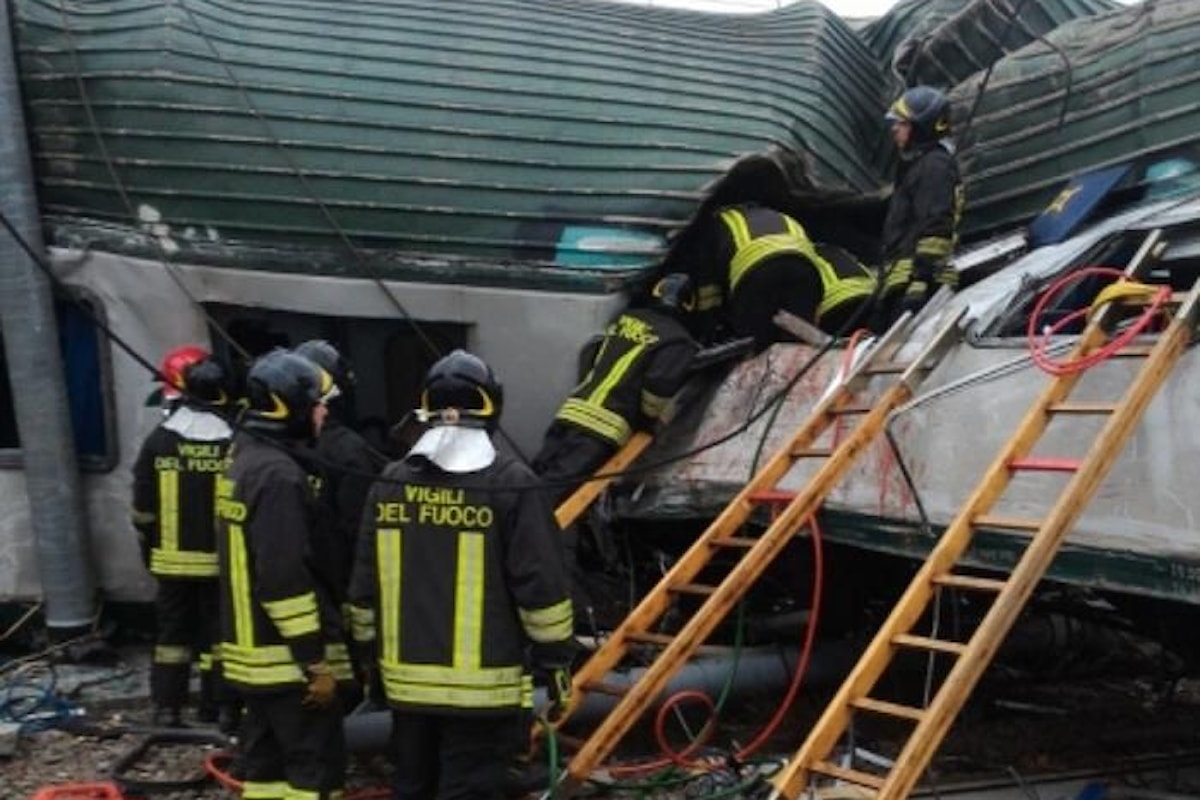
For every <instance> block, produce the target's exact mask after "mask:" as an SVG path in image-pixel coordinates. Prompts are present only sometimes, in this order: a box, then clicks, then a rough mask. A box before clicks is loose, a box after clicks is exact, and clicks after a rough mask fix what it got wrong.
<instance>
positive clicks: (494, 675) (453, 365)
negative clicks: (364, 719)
mask: <svg viewBox="0 0 1200 800" xmlns="http://www.w3.org/2000/svg"><path fill="white" fill-rule="evenodd" d="M500 410H501V390H500V385H499V384H498V383H497V382H496V379H495V377H494V375H493V374H492V371H491V369H490V368H489V367H488V366H487V365H486V364H485V363H484V362H483V361H481V360H480V359H479V358H477V357H475V356H473V355H471V354H470V353H467V352H465V351H462V350H455V351H454V352H453V353H451V354H450V355H448V356H446V357H444V358H442V359H441V360H439V361H438V362H437V363H436V364H434V365H433V367H432V368H431V369H430V371H429V373H428V375H427V376H426V378H425V383H424V387H423V390H422V393H421V412H422V414H423V416H424V417H425V418H426V419H428V420H429V421H431V422H432V425H433V427H431V428H430V429H429V430H428V431H427V432H426V433H425V434H424V435H423V436H422V437H421V439H420V440H418V441H417V443H416V445H414V447H413V448H412V450H411V451H409V453H408V455H407V456H406V457H405V458H404V459H403V460H402V461H398V462H395V463H393V464H391V465H390V466H388V468H387V469H386V470H384V473H383V478H382V479H381V480H380V481H379V482H377V483H376V484H375V486H374V488H372V490H371V493H370V495H369V499H368V506H367V513H365V514H364V515H363V527H362V531H361V532H360V534H359V540H358V544H359V547H358V557H357V560H356V563H355V570H354V578H353V581H352V583H351V599H352V601H353V603H354V606H353V613H354V637H355V639H356V641H358V642H360V643H362V644H363V646H364V647H368V648H370V649H372V650H373V651H374V653H375V655H376V656H377V663H378V668H379V670H380V678H381V682H382V685H383V688H384V693H385V695H386V699H387V702H388V704H389V705H390V706H391V707H392V710H393V711H392V748H393V758H394V766H395V784H394V794H393V795H392V796H393V798H394V800H416V799H417V798H420V799H421V800H427V799H428V798H434V797H437V798H451V797H453V798H470V799H471V800H482V799H483V798H499V797H500V787H501V784H502V776H503V773H504V772H505V770H506V769H507V767H508V766H509V765H510V764H511V763H512V759H513V757H514V755H515V753H516V752H517V750H518V749H519V747H520V746H521V745H522V744H523V743H527V742H528V731H529V728H528V722H527V719H528V717H527V710H528V709H529V708H530V707H531V705H532V696H533V691H532V686H531V684H530V679H529V676H528V674H527V670H526V667H527V666H533V667H534V668H535V670H537V671H540V672H542V673H544V674H545V675H547V677H548V680H549V683H550V696H551V699H552V701H554V702H556V703H559V704H562V703H566V702H568V700H569V691H570V674H569V672H568V669H569V666H570V659H571V655H572V651H573V640H572V635H571V634H572V629H573V616H572V609H571V602H570V600H569V599H568V597H567V585H566V577H565V572H564V566H563V551H562V536H561V533H560V532H559V530H558V527H557V525H555V523H554V518H553V517H552V516H551V512H550V508H549V506H548V505H547V504H546V501H545V493H544V492H542V491H540V490H539V489H538V488H537V479H536V478H535V477H534V475H533V473H532V472H530V470H529V469H528V468H527V467H525V466H524V465H523V464H521V463H520V462H519V461H517V460H515V459H514V458H512V457H511V456H508V455H505V454H502V453H498V452H496V450H495V448H494V447H493V445H492V442H491V437H490V431H491V430H492V429H493V428H494V427H495V425H496V423H497V421H498V418H499V415H500Z"/></svg>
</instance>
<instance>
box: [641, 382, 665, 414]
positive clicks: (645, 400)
mask: <svg viewBox="0 0 1200 800" xmlns="http://www.w3.org/2000/svg"><path fill="white" fill-rule="evenodd" d="M669 400H670V398H667V397H660V396H658V395H656V394H654V393H653V392H647V391H646V390H645V389H643V390H642V414H644V415H645V416H647V417H649V418H650V419H658V418H659V416H660V415H662V412H663V409H665V408H666V407H667V403H668V402H669Z"/></svg>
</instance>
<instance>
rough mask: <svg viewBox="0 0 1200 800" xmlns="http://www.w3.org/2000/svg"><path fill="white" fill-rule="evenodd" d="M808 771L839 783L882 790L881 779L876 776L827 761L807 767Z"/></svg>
mask: <svg viewBox="0 0 1200 800" xmlns="http://www.w3.org/2000/svg"><path fill="white" fill-rule="evenodd" d="M809 769H811V770H812V771H813V772H817V773H820V774H821V775H825V776H827V777H830V778H837V779H838V780H839V781H846V782H847V783H856V784H858V785H859V786H869V787H870V788H872V789H875V790H879V789H882V788H883V778H881V777H879V776H878V775H872V774H871V773H869V772H863V771H862V770H857V769H850V768H849V767H841V766H838V765H837V764H832V763H830V762H828V761H818V762H816V763H815V764H813V765H812V766H811V767H809Z"/></svg>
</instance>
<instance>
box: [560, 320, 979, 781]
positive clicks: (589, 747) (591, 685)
mask: <svg viewBox="0 0 1200 800" xmlns="http://www.w3.org/2000/svg"><path fill="white" fill-rule="evenodd" d="M959 319H960V317H955V318H954V319H953V320H950V321H949V322H947V323H946V324H945V325H943V326H942V327H941V328H940V329H939V330H938V331H937V332H936V333H935V334H934V336H933V338H932V339H931V340H930V342H929V344H928V345H926V346H925V347H924V348H922V349H921V352H920V353H919V355H918V356H917V357H916V358H915V359H914V360H913V361H912V362H911V363H909V364H906V365H901V364H897V363H895V362H894V361H893V360H892V357H893V356H894V354H895V353H896V351H897V349H898V348H899V346H900V344H901V343H902V342H903V339H904V336H906V335H907V334H908V332H909V329H910V327H911V318H910V317H909V316H908V315H905V316H904V317H902V318H901V319H900V320H899V321H897V323H896V324H895V325H893V326H892V327H891V328H890V329H889V330H888V332H887V333H885V334H884V335H883V336H882V337H881V338H880V341H879V342H878V343H877V344H876V345H875V346H874V347H873V348H872V349H871V351H870V353H869V354H868V355H867V356H866V357H865V358H864V359H863V360H862V361H861V363H859V364H858V365H857V366H856V367H855V368H854V369H852V370H850V371H849V374H847V375H846V376H844V377H843V379H842V380H841V381H840V382H839V383H838V384H837V385H836V386H835V387H833V388H832V389H831V390H830V391H829V392H827V393H826V395H825V397H824V398H822V399H821V400H820V401H819V402H818V404H817V405H816V407H815V408H814V409H813V411H812V412H811V413H810V415H809V417H808V419H807V420H806V421H805V422H804V423H803V424H802V425H801V426H800V427H799V429H798V430H797V431H796V432H795V433H794V434H793V435H792V436H791V438H790V439H789V440H788V441H787V442H786V443H785V444H784V445H783V446H782V447H780V449H779V450H778V451H777V452H776V453H775V454H774V455H773V456H772V457H771V459H770V460H769V461H768V462H767V463H766V465H765V466H763V468H762V469H761V470H759V472H758V474H756V475H755V476H754V477H753V479H751V481H750V482H749V483H748V484H746V486H745V487H744V488H743V489H742V490H741V491H740V492H738V494H737V496H736V497H734V498H733V500H732V501H731V502H730V503H729V505H728V506H727V507H726V508H725V510H724V511H723V512H722V513H721V514H720V516H718V517H717V518H716V520H715V521H714V522H713V523H712V524H711V525H710V526H709V527H708V529H707V530H706V531H705V532H704V533H703V534H701V536H700V537H699V539H697V540H696V542H695V543H694V544H693V545H692V546H691V548H689V549H688V551H687V552H686V553H685V554H684V555H683V556H682V557H680V559H679V560H678V561H677V562H676V563H675V565H674V566H673V567H672V568H671V569H670V571H669V572H668V573H667V574H666V575H665V576H664V577H663V579H662V580H661V581H660V582H659V584H658V585H657V586H655V587H654V588H653V589H652V590H651V591H650V592H649V593H648V594H647V595H646V596H645V597H644V598H643V599H642V601H641V603H640V604H639V605H638V606H637V608H636V609H634V611H633V612H632V613H631V614H630V615H629V616H628V617H627V618H626V619H625V620H624V621H623V622H622V623H621V625H620V626H619V627H618V628H617V630H616V631H615V632H614V633H613V634H612V636H610V637H609V638H608V639H607V640H605V641H604V643H603V644H602V645H601V646H600V647H599V649H597V650H596V651H595V652H594V653H593V654H592V656H591V658H590V659H589V660H588V661H587V663H585V664H584V666H583V667H582V668H581V669H580V670H579V671H578V672H577V673H576V675H575V676H574V679H573V693H572V694H573V697H572V705H571V707H570V708H568V709H567V710H566V713H565V714H564V715H563V716H562V717H560V718H559V719H558V720H555V724H556V725H561V724H562V723H563V722H565V721H566V720H567V719H568V718H569V716H570V714H571V712H572V711H573V710H574V708H576V707H578V705H579V704H580V703H581V702H582V699H583V696H584V695H586V694H587V693H589V692H598V693H601V694H606V695H611V696H614V697H617V698H618V700H617V703H616V705H615V706H614V707H613V709H612V710H611V711H610V712H609V713H608V715H607V716H606V717H605V718H604V720H603V722H602V723H601V724H600V726H599V727H598V728H597V729H596V730H595V731H593V732H592V734H591V736H590V737H589V738H588V739H587V740H586V741H583V742H582V743H581V744H580V746H579V748H578V750H577V751H576V752H575V753H574V754H573V756H572V758H571V761H570V763H569V764H568V765H567V768H566V770H565V772H564V774H563V776H562V779H561V781H560V783H559V785H558V786H557V787H555V789H554V790H553V796H554V797H558V798H563V797H569V796H570V795H571V794H573V793H574V792H575V791H576V790H578V788H579V787H580V786H581V784H582V783H583V781H585V780H586V779H587V777H588V776H589V775H590V774H591V773H592V771H593V770H595V769H596V768H597V767H598V766H599V765H600V764H601V763H602V762H603V761H604V760H605V759H606V758H607V757H608V756H609V755H610V754H611V753H612V751H613V749H614V748H615V747H616V746H617V744H618V743H619V741H620V740H621V738H622V737H623V736H624V735H625V734H626V733H627V732H628V731H629V729H630V728H631V727H632V726H633V725H634V724H635V723H636V722H637V721H638V719H639V717H640V716H641V715H642V713H643V712H644V711H646V710H647V709H649V708H650V706H651V704H652V703H653V702H654V700H655V698H657V697H658V696H659V694H660V693H661V692H662V690H663V689H664V688H665V687H666V685H667V683H668V682H669V681H670V679H671V677H672V676H673V675H674V674H675V673H676V672H677V671H678V670H679V669H680V668H681V667H682V666H683V665H684V663H685V662H686V661H687V660H688V658H690V657H691V656H692V655H693V654H694V653H695V652H696V650H697V648H699V647H700V645H701V644H703V643H704V641H705V639H707V637H708V636H709V635H710V634H711V633H712V631H713V630H714V629H715V628H716V627H717V625H718V624H720V622H721V621H722V620H723V619H724V618H725V617H726V616H727V615H728V614H729V612H730V611H731V610H732V609H733V608H734V606H735V605H736V604H737V602H738V601H739V600H740V599H741V598H742V596H743V595H744V594H745V593H746V592H747V591H748V590H749V588H750V586H751V585H752V584H753V583H754V582H755V580H756V579H757V578H758V577H759V576H760V575H761V574H762V573H763V572H764V570H766V568H767V567H768V566H769V565H770V563H771V561H772V560H773V559H774V558H775V556H776V555H777V554H778V553H779V552H780V551H781V550H782V549H783V548H784V546H785V545H787V543H788V542H789V541H790V540H791V539H792V538H793V537H794V536H795V535H796V534H797V532H798V530H799V529H800V527H801V525H802V524H803V523H804V522H805V521H806V520H807V519H809V517H811V516H812V514H813V513H814V512H815V511H816V510H817V508H818V507H819V506H820V504H821V502H822V501H823V500H824V499H825V497H826V496H827V495H828V494H829V492H830V491H831V490H832V489H833V488H834V486H835V485H836V484H837V482H838V480H839V479H840V478H841V477H842V476H843V475H844V474H845V473H846V471H847V470H848V469H849V468H850V467H851V465H852V464H853V463H854V461H855V459H856V458H857V457H858V455H859V454H860V453H862V452H863V450H864V449H865V448H866V446H867V445H868V444H869V443H870V442H871V441H872V440H873V439H874V438H875V437H876V436H877V435H878V434H879V432H880V431H881V430H882V429H883V426H884V424H885V422H886V421H887V416H888V414H889V413H890V412H891V411H892V410H893V409H894V408H896V407H897V406H899V405H901V404H903V403H905V402H907V401H908V400H909V399H910V398H911V397H912V395H913V392H914V390H915V387H916V386H917V385H918V384H919V383H920V381H921V380H923V379H924V377H925V376H926V375H928V373H929V372H930V370H931V369H932V368H933V365H934V364H935V363H936V361H937V359H938V358H940V356H941V355H942V353H943V352H944V351H945V350H946V349H947V348H948V346H949V344H950V343H951V342H952V339H953V337H954V336H955V334H956V332H957V325H958V320H959ZM875 376H881V377H883V378H885V379H886V381H887V388H886V389H885V390H884V391H883V392H882V393H881V394H880V395H879V397H878V398H877V399H876V400H875V401H874V402H873V403H870V404H862V402H861V401H856V400H855V398H854V394H855V393H856V392H857V391H859V390H861V389H862V388H863V387H864V386H865V384H866V383H867V382H869V381H870V379H871V378H873V377H875ZM839 419H845V420H847V421H848V422H849V423H850V424H849V425H847V429H846V430H845V431H843V435H842V438H841V441H840V443H839V444H837V445H836V446H833V447H818V446H817V443H818V440H819V439H820V438H821V436H822V434H823V433H825V432H826V431H827V430H829V429H830V428H831V427H832V426H833V425H835V424H836V423H837V421H838V420H839ZM800 460H809V461H814V460H819V461H821V462H822V463H821V465H820V467H819V468H818V469H817V470H816V472H815V474H813V476H812V478H811V479H810V480H809V481H808V483H807V485H806V486H805V487H804V488H803V489H802V490H801V491H799V492H798V493H796V494H795V495H794V496H792V495H787V496H788V497H790V501H789V502H788V503H787V505H786V507H785V508H783V509H782V511H780V513H779V514H778V516H777V517H775V519H774V521H773V522H772V523H771V524H770V526H769V527H768V528H767V529H766V531H764V532H763V534H762V535H761V536H758V537H748V536H741V535H738V532H739V529H740V528H741V527H742V526H743V525H744V524H745V523H746V522H747V521H748V520H749V519H750V516H751V514H753V513H754V511H755V509H756V508H760V507H762V506H763V504H764V503H772V502H778V499H779V496H780V493H779V492H775V491H773V490H774V489H775V488H776V487H777V486H778V485H779V483H780V481H782V480H783V478H784V477H785V476H786V475H787V474H788V472H789V471H790V470H791V469H792V467H793V466H794V465H795V464H796V463H797V462H798V461H800ZM718 553H720V554H723V555H729V556H732V557H733V558H735V559H736V565H735V566H733V567H732V569H731V571H730V572H729V573H728V575H727V576H726V577H725V578H724V579H723V580H721V581H720V582H719V583H716V584H715V585H712V584H705V583H699V582H697V578H698V577H699V576H700V573H701V571H702V570H704V569H705V567H707V566H709V565H710V563H711V562H713V560H714V556H716V555H717V554H718ZM681 596H687V597H692V598H703V602H702V604H701V605H700V607H699V609H698V610H697V611H696V612H695V613H694V614H692V615H691V618H690V620H688V621H687V622H686V623H685V624H684V625H683V627H682V629H681V630H680V631H679V632H678V633H677V634H674V635H667V634H663V633H658V632H655V631H654V628H655V626H656V624H657V623H659V622H660V621H661V620H662V618H663V616H664V615H665V614H666V612H667V611H668V610H669V609H670V608H671V606H672V605H673V604H674V602H675V600H676V598H678V597H681ZM635 645H643V646H646V645H648V646H650V647H652V648H654V649H655V656H654V659H653V661H652V663H651V664H650V665H649V666H648V667H647V668H646V670H645V672H644V674H643V675H642V677H641V679H640V680H639V681H638V682H637V683H636V684H635V685H633V686H630V687H623V686H622V687H618V686H613V685H610V684H605V683H604V677H605V676H606V675H607V674H608V673H609V671H610V670H612V669H613V668H615V667H616V666H617V665H618V664H619V663H620V662H621V660H622V659H623V658H624V657H625V656H626V654H627V653H629V650H630V648H631V647H633V646H635ZM576 743H578V742H576ZM567 744H570V742H567Z"/></svg>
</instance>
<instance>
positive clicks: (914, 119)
mask: <svg viewBox="0 0 1200 800" xmlns="http://www.w3.org/2000/svg"><path fill="white" fill-rule="evenodd" d="M884 118H885V119H886V120H887V121H888V122H893V123H895V122H907V123H909V124H911V125H912V130H913V141H914V142H934V141H937V140H938V139H941V138H942V137H943V136H947V135H949V133H950V101H949V100H948V99H946V95H945V94H943V93H942V92H940V91H938V90H937V89H934V88H933V87H932V86H914V87H912V88H911V89H908V90H906V91H905V92H904V94H902V95H900V97H899V98H897V100H896V102H894V103H892V107H891V108H889V109H888V112H887V114H886V115H885V117H884Z"/></svg>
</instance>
